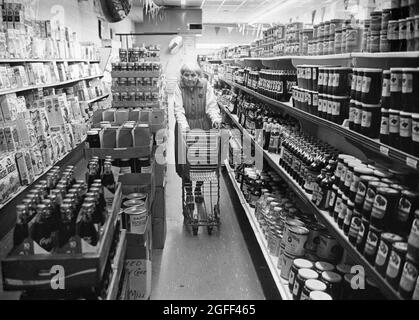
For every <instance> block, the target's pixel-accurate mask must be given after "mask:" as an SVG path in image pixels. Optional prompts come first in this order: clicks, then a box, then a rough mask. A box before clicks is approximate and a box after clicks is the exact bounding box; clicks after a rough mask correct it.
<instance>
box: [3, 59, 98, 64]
mask: <svg viewBox="0 0 419 320" xmlns="http://www.w3.org/2000/svg"><path fill="white" fill-rule="evenodd" d="M37 62H40V63H41V62H58V63H61V62H68V63H73V62H75V63H77V62H86V63H100V61H99V60H87V59H0V63H1V64H3V63H11V64H14V63H37Z"/></svg>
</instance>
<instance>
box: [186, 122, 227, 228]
mask: <svg viewBox="0 0 419 320" xmlns="http://www.w3.org/2000/svg"><path fill="white" fill-rule="evenodd" d="M182 143H183V147H184V150H185V151H186V154H185V155H186V157H185V158H186V159H185V160H186V161H185V163H186V164H185V165H184V166H183V173H182V203H183V215H184V217H185V225H186V226H188V227H192V232H193V235H194V236H197V235H198V231H199V227H206V228H207V231H208V234H209V235H211V234H212V231H213V228H214V227H217V228H219V227H220V225H221V222H220V163H221V151H220V145H221V136H220V131H219V130H210V131H201V130H199V131H190V132H182Z"/></svg>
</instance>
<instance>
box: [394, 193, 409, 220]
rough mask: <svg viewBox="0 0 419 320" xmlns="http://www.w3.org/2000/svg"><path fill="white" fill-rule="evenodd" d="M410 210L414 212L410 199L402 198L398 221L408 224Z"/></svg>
mask: <svg viewBox="0 0 419 320" xmlns="http://www.w3.org/2000/svg"><path fill="white" fill-rule="evenodd" d="M410 210H412V203H411V202H410V201H409V200H408V199H406V198H404V197H402V198H401V199H400V201H399V207H398V211H397V220H398V221H402V222H406V221H407V219H408V218H409V214H410Z"/></svg>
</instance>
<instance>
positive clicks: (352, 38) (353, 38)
mask: <svg viewBox="0 0 419 320" xmlns="http://www.w3.org/2000/svg"><path fill="white" fill-rule="evenodd" d="M345 36H346V45H347V46H356V45H357V44H358V41H357V38H358V30H357V29H347V30H346V34H345Z"/></svg>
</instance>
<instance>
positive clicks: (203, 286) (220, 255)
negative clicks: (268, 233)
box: [151, 108, 265, 300]
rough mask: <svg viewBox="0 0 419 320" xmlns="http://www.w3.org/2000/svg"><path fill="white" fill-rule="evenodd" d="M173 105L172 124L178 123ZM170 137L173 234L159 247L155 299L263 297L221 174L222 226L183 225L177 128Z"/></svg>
mask: <svg viewBox="0 0 419 320" xmlns="http://www.w3.org/2000/svg"><path fill="white" fill-rule="evenodd" d="M172 109H173V108H170V119H169V120H170V124H171V126H170V128H174V125H173V111H172ZM170 131H171V132H170V138H169V141H168V162H169V166H168V173H167V185H166V211H167V238H166V246H165V249H164V250H155V251H153V279H152V294H151V299H152V300H197V299H199V300H208V299H210V300H214V299H215V300H221V299H223V300H224V299H225V300H263V299H265V296H264V293H263V290H262V286H261V284H260V282H259V279H258V276H257V273H256V270H255V267H254V264H253V262H252V259H251V256H250V253H249V251H248V248H247V245H246V242H245V239H244V237H243V234H242V231H241V229H240V226H239V222H238V221H237V218H236V215H235V213H234V209H233V203H232V201H231V199H230V198H229V193H228V191H227V186H226V184H225V182H224V180H223V179H221V195H222V196H221V216H222V226H221V231H220V232H217V231H215V230H214V234H213V235H212V236H208V234H207V232H206V229H204V228H200V230H199V235H198V237H193V236H192V233H191V232H190V231H189V230H187V229H186V228H185V227H184V226H183V216H182V206H181V180H180V178H179V177H178V176H177V174H176V171H175V167H174V165H173V163H174V153H173V145H174V143H173V133H172V131H173V130H172V129H171V130H170Z"/></svg>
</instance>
